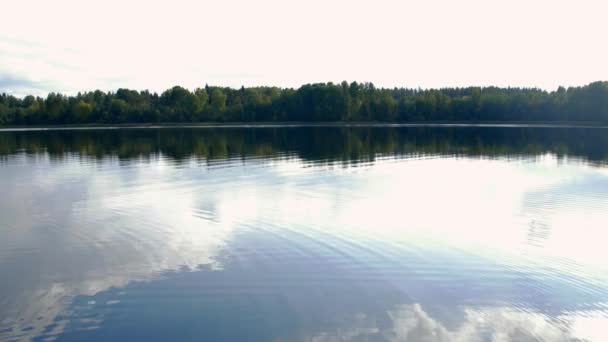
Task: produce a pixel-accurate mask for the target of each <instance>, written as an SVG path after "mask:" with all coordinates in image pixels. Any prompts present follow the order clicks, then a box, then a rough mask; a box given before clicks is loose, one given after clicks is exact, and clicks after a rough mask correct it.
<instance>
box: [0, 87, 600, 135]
mask: <svg viewBox="0 0 608 342" xmlns="http://www.w3.org/2000/svg"><path fill="white" fill-rule="evenodd" d="M288 121H293V122H323V121H325V122H328V121H329V122H337V121H346V122H348V121H381V122H418V121H465V122H466V121H521V122H545V121H568V122H598V123H599V122H601V123H607V122H608V82H594V83H591V84H589V85H586V86H583V87H570V88H567V89H566V88H563V87H560V88H558V89H557V90H556V91H552V92H548V91H545V90H541V89H536V88H497V87H484V88H479V87H469V88H442V89H429V90H423V89H406V88H393V89H386V88H376V87H375V86H374V85H373V84H372V83H357V82H352V83H350V84H349V83H347V82H342V83H341V84H333V83H318V84H306V85H303V86H301V87H300V88H298V89H291V88H287V89H282V88H277V87H253V88H244V87H242V88H240V89H233V88H225V87H210V86H205V87H204V88H197V89H195V90H194V91H190V90H188V89H185V88H182V87H179V86H176V87H173V88H171V89H168V90H166V91H164V92H162V93H161V94H158V93H153V92H149V91H136V90H129V89H119V90H118V91H116V92H102V91H99V90H96V91H92V92H86V93H78V94H77V95H75V96H65V95H61V94H57V93H50V94H49V95H48V96H46V98H42V97H34V96H26V97H24V98H18V97H15V96H11V95H8V94H1V95H0V125H45V124H52V125H61V124H94V123H100V124H121V123H188V122H288Z"/></svg>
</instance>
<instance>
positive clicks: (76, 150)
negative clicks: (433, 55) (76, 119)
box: [0, 127, 608, 341]
mask: <svg viewBox="0 0 608 342" xmlns="http://www.w3.org/2000/svg"><path fill="white" fill-rule="evenodd" d="M607 162H608V130H605V129H586V128H548V127H544V128H540V127H373V128H372V127H349V128H340V127H289V128H280V127H266V128H214V129H209V128H205V129H197V128H172V129H155V128H152V129H116V130H86V131H82V130H81V131H76V130H62V131H4V132H0V189H2V192H1V195H0V236H1V237H2V238H1V239H0V279H1V281H0V340H3V341H4V340H7V341H9V340H48V339H51V340H52V339H55V340H77V341H85V340H86V341H96V340H158V341H167V340H197V341H200V340H231V341H244V340H248V341H269V340H273V341H342V340H354V341H361V340H363V341H368V340H369V341H510V340H514V341H536V340H546V341H570V340H576V339H579V340H590V341H606V340H608V329H606V327H607V326H608V264H606V260H608V249H607V248H606V237H607V236H608V235H607V233H606V227H608V163H607Z"/></svg>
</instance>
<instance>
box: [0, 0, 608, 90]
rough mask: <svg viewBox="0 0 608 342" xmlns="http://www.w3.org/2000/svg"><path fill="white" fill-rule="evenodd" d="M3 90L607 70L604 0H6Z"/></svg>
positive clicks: (441, 81)
mask: <svg viewBox="0 0 608 342" xmlns="http://www.w3.org/2000/svg"><path fill="white" fill-rule="evenodd" d="M2 12H3V14H2V20H0V92H7V93H10V94H15V95H24V94H35V95H44V94H46V93H48V92H62V93H67V94H73V93H75V92H78V91H87V90H94V89H102V90H115V89H117V88H120V87H125V88H131V89H138V90H143V89H149V90H151V91H162V90H164V89H167V88H169V87H172V86H174V85H181V86H184V87H187V88H190V89H193V88H196V87H201V86H204V85H205V84H206V83H208V84H210V85H220V86H230V87H240V86H241V85H244V86H257V85H275V86H281V87H298V86H300V85H301V84H305V83H313V82H329V81H332V82H340V81H342V80H347V81H370V82H373V83H374V84H375V85H377V86H382V87H394V86H398V87H422V88H431V87H447V86H487V85H497V86H525V87H540V88H544V89H548V90H552V89H555V88H557V87H558V86H559V85H563V86H577V85H584V84H587V83H589V82H592V81H597V80H608V63H606V61H608V45H607V44H606V34H607V33H608V23H606V14H607V13H608V2H606V1H605V0H577V1H561V0H510V1H506V0H502V1H496V0H462V1H454V0H450V1H448V0H424V1H422V0H402V1H393V0H374V1H357V0H350V1H342V0H333V1H330V0H320V1H319V0H307V1H291V0H259V1H252V0H226V1H185V0H172V1H126V0H104V1H100V0H88V1H83V0H80V1H71V0H54V1H43V0H40V1H32V0H18V1H17V0H4V1H3V3H2Z"/></svg>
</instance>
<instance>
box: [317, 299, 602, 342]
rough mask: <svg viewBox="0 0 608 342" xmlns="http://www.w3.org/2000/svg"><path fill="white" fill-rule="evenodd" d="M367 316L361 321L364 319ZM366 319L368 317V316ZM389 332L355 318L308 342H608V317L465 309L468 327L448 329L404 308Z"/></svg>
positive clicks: (393, 316)
mask: <svg viewBox="0 0 608 342" xmlns="http://www.w3.org/2000/svg"><path fill="white" fill-rule="evenodd" d="M359 316H362V315H359ZM363 316H365V315H363ZM388 316H389V323H388V325H387V326H386V327H380V326H378V325H374V324H373V323H372V324H371V325H365V324H369V323H370V322H375V320H373V319H361V317H355V318H354V319H353V320H352V322H351V323H352V327H350V328H338V329H336V331H335V332H322V333H319V334H317V335H315V336H313V337H311V338H307V339H306V340H310V341H315V342H325V341H359V340H366V341H367V340H373V341H376V340H380V341H428V342H434V341H437V342H469V341H495V342H500V341H584V340H590V341H605V340H606V339H607V338H608V333H607V332H606V331H605V329H603V327H604V326H605V325H606V324H608V316H606V315H605V314H602V313H597V312H591V313H587V314H584V315H583V314H577V313H571V314H564V315H561V316H558V317H556V318H551V317H548V316H546V315H543V314H541V313H537V312H530V311H520V310H515V309H512V308H507V307H496V308H471V307H468V308H465V309H464V316H465V317H464V321H463V322H462V323H461V324H460V325H459V326H458V327H457V328H455V329H448V328H447V327H446V326H445V325H444V324H443V323H442V322H440V321H439V320H436V319H434V318H433V317H431V316H430V315H429V314H428V313H427V312H425V311H424V309H423V308H422V306H421V305H420V304H408V305H400V306H398V307H396V308H394V309H393V310H390V311H388Z"/></svg>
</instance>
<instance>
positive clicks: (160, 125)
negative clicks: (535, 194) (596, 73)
mask: <svg viewBox="0 0 608 342" xmlns="http://www.w3.org/2000/svg"><path fill="white" fill-rule="evenodd" d="M274 127H276V128H280V127H504V128H509V127H513V128H526V127H528V128H602V129H608V125H606V124H603V123H598V122H517V121H512V122H509V121H505V122H489V121H488V122H482V121H480V122H463V121H460V122H450V121H433V122H404V123H394V122H194V123H126V124H65V125H20V126H0V132H2V131H5V132H8V131H44V130H86V129H124V128H132V129H143V128H149V129H152V128H274Z"/></svg>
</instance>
